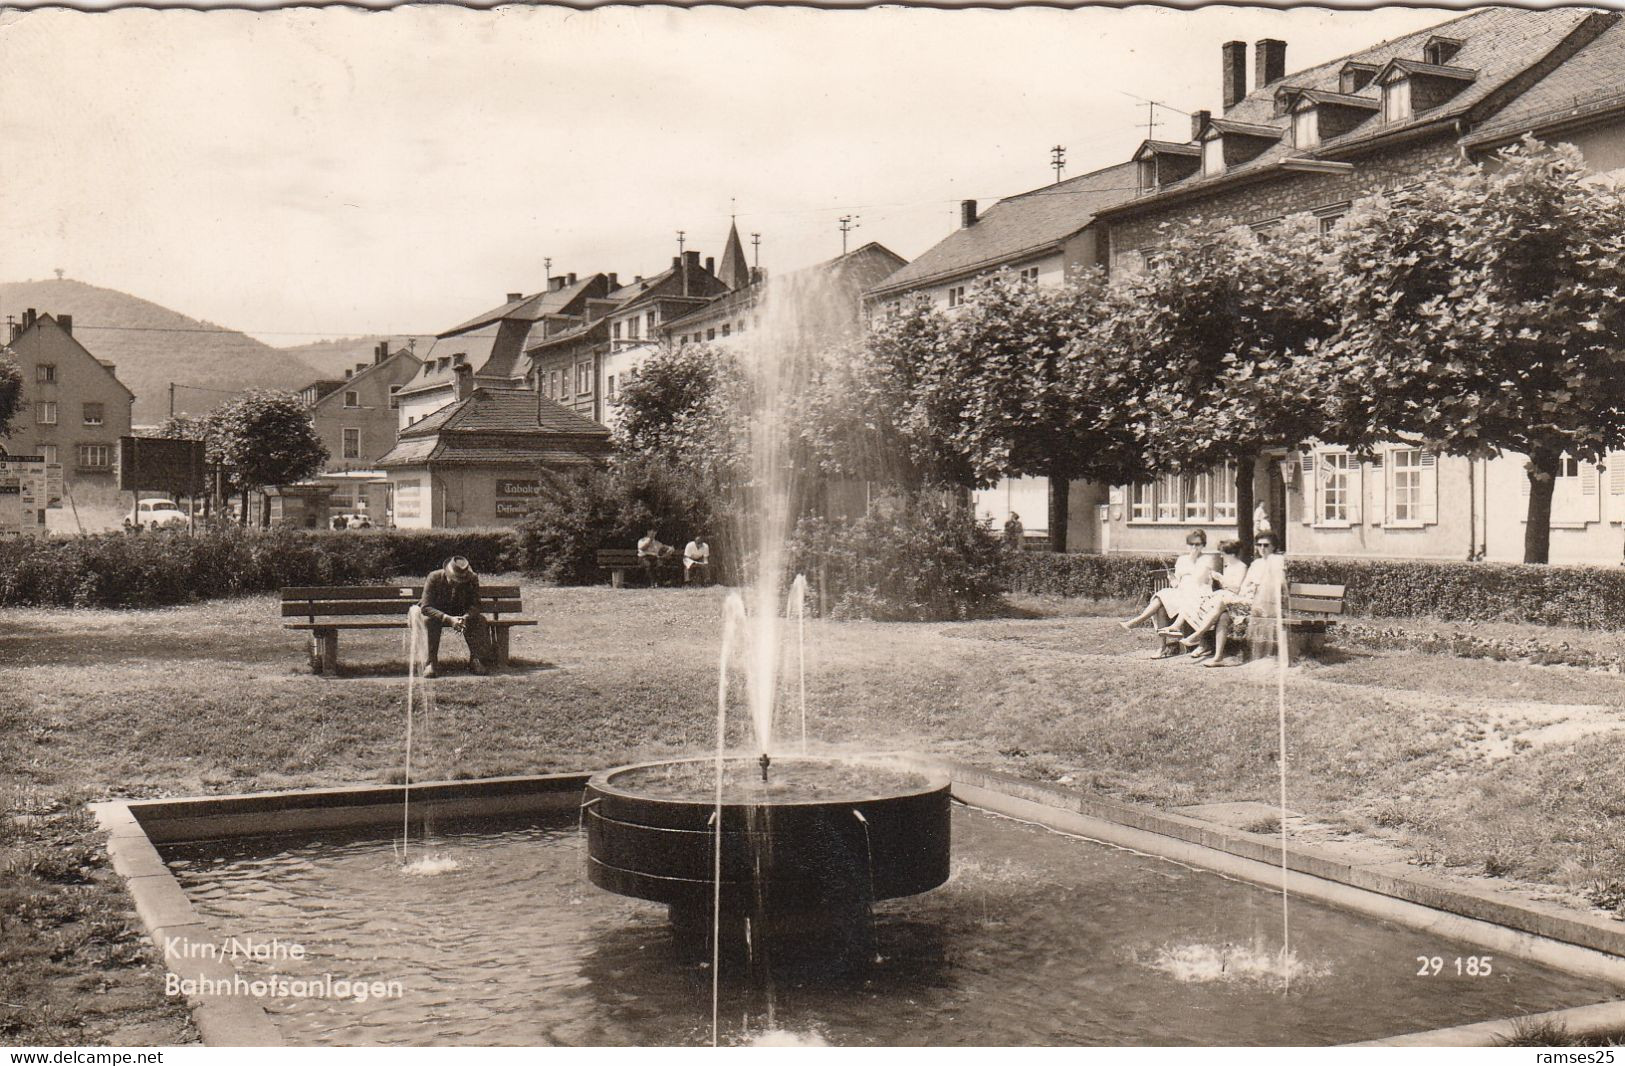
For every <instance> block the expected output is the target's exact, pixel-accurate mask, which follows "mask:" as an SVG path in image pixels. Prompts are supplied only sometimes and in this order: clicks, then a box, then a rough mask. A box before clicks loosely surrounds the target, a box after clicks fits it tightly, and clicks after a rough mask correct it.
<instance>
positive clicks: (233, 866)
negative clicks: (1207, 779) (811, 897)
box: [163, 808, 1618, 1045]
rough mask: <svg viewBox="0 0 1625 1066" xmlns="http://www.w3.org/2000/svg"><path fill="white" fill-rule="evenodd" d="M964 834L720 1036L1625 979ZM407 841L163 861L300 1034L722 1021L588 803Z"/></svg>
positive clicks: (505, 1031) (1562, 1003)
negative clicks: (606, 879)
mask: <svg viewBox="0 0 1625 1066" xmlns="http://www.w3.org/2000/svg"><path fill="white" fill-rule="evenodd" d="M953 833H954V843H953V875H952V877H951V878H950V880H949V882H948V883H947V884H946V885H944V886H943V887H942V888H940V889H938V890H936V891H934V892H930V893H927V894H925V895H922V896H917V897H913V898H910V899H902V900H894V901H890V902H887V903H883V904H881V905H879V906H878V907H877V908H876V923H877V924H876V936H877V943H878V946H879V954H878V957H877V960H876V962H875V964H874V965H873V967H872V968H870V969H868V970H867V971H865V972H862V973H854V974H848V975H844V976H834V975H829V974H820V973H816V972H797V971H796V970H795V969H794V968H793V967H791V966H790V965H788V964H787V963H785V962H784V961H783V960H780V961H779V962H778V963H777V964H776V963H775V960H771V959H769V960H765V961H764V960H757V961H755V962H754V963H753V964H752V965H751V966H750V967H749V968H748V971H749V972H745V971H746V970H747V967H746V966H744V965H743V964H740V965H734V966H730V965H727V964H726V963H725V965H724V968H723V974H722V994H721V1004H720V1015H721V1030H722V1031H721V1034H720V1036H721V1039H722V1041H723V1042H725V1043H741V1042H747V1041H753V1040H786V1041H808V1042H827V1043H831V1044H888V1045H894V1044H904V1045H908V1044H914V1045H953V1044H995V1045H1029V1044H1030V1045H1071V1044H1093V1045H1144V1044H1251V1045H1292V1044H1296V1045H1304V1044H1334V1043H1343V1042H1349V1041H1356V1040H1368V1039H1376V1038H1381V1037H1385V1036H1392V1035H1395V1034H1399V1033H1406V1032H1413V1031H1416V1030H1421V1029H1431V1028H1438V1027H1443V1026H1449V1025H1460V1024H1465V1023H1469V1022H1476V1021H1485V1020H1489V1019H1492V1018H1498V1017H1505V1016H1507V1015H1512V1014H1522V1013H1530V1012H1536V1011H1544V1010H1553V1009H1558V1008H1562V1007H1570V1006H1577V1005H1581V1004H1587V1003H1594V1002H1597V1001H1600V1000H1605V999H1611V998H1614V997H1615V996H1617V995H1618V990H1617V989H1615V988H1614V987H1613V986H1611V985H1608V984H1606V983H1603V982H1600V981H1597V980H1593V979H1588V978H1582V977H1577V976H1574V975H1571V974H1567V973H1564V972H1562V971H1559V970H1554V969H1551V968H1548V967H1543V966H1540V965H1538V964H1535V963H1530V962H1525V961H1523V960H1521V959H1515V958H1512V957H1505V956H1497V957H1494V958H1490V959H1488V961H1487V962H1486V961H1484V960H1485V958H1486V956H1485V954H1484V952H1483V950H1482V949H1477V948H1473V947H1469V946H1467V945H1464V944H1457V943H1453V942H1451V941H1448V940H1444V939H1441V938H1439V937H1436V936H1431V935H1428V934H1425V933H1420V932H1417V931H1414V930H1412V929H1409V928H1405V927H1402V926H1398V925H1392V924H1389V923H1386V922H1383V921H1379V920H1376V919H1372V918H1367V917H1363V916H1359V915H1354V914H1350V913H1347V912H1344V911H1340V910H1337V909H1334V908H1331V907H1327V906H1324V905H1321V904H1318V903H1314V902H1310V901H1306V900H1292V901H1291V902H1290V908H1289V912H1288V914H1289V922H1290V938H1291V952H1290V956H1289V957H1288V960H1287V964H1286V966H1285V967H1284V968H1283V966H1282V964H1281V962H1280V958H1279V949H1280V946H1281V937H1282V908H1281V898H1280V895H1279V893H1278V892H1271V891H1269V890H1266V889H1264V888H1260V887H1258V886H1256V885H1252V884H1248V883H1244V882H1240V881H1234V880H1230V879H1228V878H1225V877H1222V876H1220V875H1218V874H1215V873H1211V872H1208V871H1204V870H1199V869H1194V868H1191V867H1188V866H1185V865H1182V864H1179V863H1175V862H1172V861H1169V860H1165V859H1160V858H1156V857H1152V856H1147V855H1142V854H1139V853H1137V852H1132V851H1127V850H1123V849H1121V848H1116V847H1112V846H1109V845H1105V844H1101V843H1097V842H1094V841H1090V840H1085V839H1081V838H1077V837H1070V836H1066V835H1062V834H1059V833H1056V832H1053V831H1051V830H1048V829H1044V828H1042V827H1038V826H1033V825H1029V824H1026V823H1023V822H1018V821H1014V820H1011V819H1007V818H1002V817H999V816H997V815H992V814H987V813H984V812H981V811H977V810H974V809H969V808H959V809H956V811H955V812H954V821H953ZM397 849H398V842H396V841H392V840H390V839H389V838H387V837H381V835H380V831H378V830H370V831H367V832H365V833H362V832H356V831H352V832H347V833H333V832H327V833H320V834H317V833H307V834H301V835H291V836H279V837H258V838H246V839H235V840H232V841H227V842H220V841H216V842H210V843H204V844H185V845H167V846H165V847H164V848H163V855H164V858H165V861H166V862H167V863H168V865H169V866H170V868H171V870H172V871H173V872H174V873H175V876H176V877H177V879H178V880H179V881H180V883H181V885H182V887H183V888H184V889H185V891H186V894H187V895H188V896H189V897H190V898H191V900H192V902H193V903H194V905H195V906H196V908H197V910H198V911H199V912H200V913H201V914H202V915H203V917H204V919H205V921H206V922H207V923H208V925H209V927H210V930H211V933H212V934H213V935H214V936H216V937H217V938H219V942H221V943H226V944H228V945H231V944H233V943H234V945H235V946H236V947H238V948H243V949H245V950H244V951H243V952H242V953H240V954H239V955H238V957H236V958H233V959H232V960H231V961H232V962H233V963H234V964H235V965H236V966H237V968H238V970H239V971H240V973H241V974H242V977H243V978H244V979H245V980H246V981H247V982H251V983H253V982H258V985H259V987H253V986H252V985H251V986H250V987H249V988H248V989H247V990H246V991H247V993H248V994H262V993H263V994H262V995H260V998H261V1002H262V1003H263V1005H264V1006H265V1007H266V1009H267V1010H268V1011H269V1012H270V1014H271V1017H272V1018H273V1020H274V1021H275V1023H276V1026H277V1028H278V1030H279V1032H280V1033H281V1034H282V1037H283V1039H284V1040H286V1041H287V1042H289V1043H292V1044H299V1045H319V1044H335V1045H367V1044H384V1045H411V1044H434V1045H457V1044H469V1045H473V1044H511V1045H519V1044H573V1045H580V1044H594V1045H664V1044H699V1043H708V1042H709V1041H710V1039H711V972H710V969H709V967H708V966H707V965H706V964H705V963H704V962H695V961H684V959H682V958H681V957H679V955H678V953H677V952H676V950H675V949H674V946H673V944H672V941H671V937H670V934H669V931H668V926H667V922H666V913H665V908H663V907H661V906H658V905H655V904H648V903H642V902H639V901H636V900H629V899H625V898H622V897H619V896H614V895H611V894H609V893H606V892H602V891H599V890H598V889H595V888H594V887H593V886H591V885H590V884H588V883H587V880H586V876H585V871H584V869H583V865H584V861H585V854H584V848H583V845H582V842H581V839H580V837H579V834H578V831H577V822H576V820H575V819H574V817H567V818H561V816H559V815H557V814H543V815H537V816H534V817H530V818H527V819H524V820H516V821H507V822H501V823H498V822H495V821H492V820H490V819H483V820H480V821H477V822H461V823H442V824H440V825H438V826H436V827H435V830H434V832H432V833H431V835H430V837H429V839H428V840H427V841H426V842H420V841H419V840H417V839H414V840H413V841H412V844H411V850H410V852H409V853H408V855H407V858H408V859H410V860H412V862H411V864H410V865H408V866H407V867H406V868H405V869H403V865H402V862H401V856H400V854H399V853H398V850H397ZM230 938H235V941H234V942H233V941H232V940H231V939H230ZM296 947H297V949H298V951H297V952H295V951H294V950H293V949H294V948H296ZM293 954H299V955H302V956H303V957H299V958H295V957H290V956H291V955H293ZM255 956H259V957H255ZM1433 959H1439V960H1440V965H1439V967H1438V969H1437V972H1436V973H1435V972H1433V971H1434V967H1433V965H1432V964H1431V960H1433ZM1457 960H1461V961H1460V973H1459V974H1458V963H1457ZM1423 970H1426V971H1427V975H1426V976H1424V975H1423V974H1422V972H1421V971H1423ZM345 981H349V982H365V983H368V984H367V985H366V990H367V992H368V994H366V995H364V996H363V995H357V994H356V989H355V987H354V986H353V985H350V986H346V985H345V984H342V983H341V982H345ZM372 982H383V985H381V986H376V987H378V988H379V989H381V990H382V994H377V995H374V994H371V989H372V988H373V987H375V986H372V985H371V984H370V983H372ZM392 983H393V984H392Z"/></svg>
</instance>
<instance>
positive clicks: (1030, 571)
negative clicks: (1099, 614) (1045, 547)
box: [1010, 551, 1174, 600]
mask: <svg viewBox="0 0 1625 1066" xmlns="http://www.w3.org/2000/svg"><path fill="white" fill-rule="evenodd" d="M1172 565H1174V560H1173V557H1172V556H1162V557H1158V556H1146V555H1074V554H1071V553H1060V552H1034V551H1023V552H1015V553H1013V554H1012V556H1011V558H1010V591H1011V592H1029V593H1033V594H1036V595H1041V596H1083V597H1087V598H1089V599H1096V600H1143V599H1145V598H1146V597H1147V596H1149V595H1150V594H1151V589H1152V581H1153V580H1154V579H1155V577H1156V572H1157V571H1158V570H1161V569H1163V568H1165V567H1169V566H1172Z"/></svg>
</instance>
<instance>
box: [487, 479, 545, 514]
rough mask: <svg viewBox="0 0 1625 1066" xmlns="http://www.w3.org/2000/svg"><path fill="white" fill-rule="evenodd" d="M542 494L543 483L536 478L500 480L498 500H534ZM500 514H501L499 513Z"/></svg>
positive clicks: (498, 481) (498, 480) (498, 483)
mask: <svg viewBox="0 0 1625 1066" xmlns="http://www.w3.org/2000/svg"><path fill="white" fill-rule="evenodd" d="M541 494H542V483H541V481H539V480H537V479H536V478H524V479H515V478H498V479H497V498H498V499H503V498H507V499H521V500H534V499H536V498H537V497H538V496H540V495H541ZM498 513H499V514H500V513H501V512H498Z"/></svg>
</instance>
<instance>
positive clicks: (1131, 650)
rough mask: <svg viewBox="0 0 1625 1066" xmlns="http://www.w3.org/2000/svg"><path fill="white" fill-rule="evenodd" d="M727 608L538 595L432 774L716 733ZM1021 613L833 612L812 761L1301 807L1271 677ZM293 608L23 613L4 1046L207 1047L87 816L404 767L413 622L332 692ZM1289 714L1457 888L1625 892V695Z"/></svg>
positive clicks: (434, 729)
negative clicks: (285, 623)
mask: <svg viewBox="0 0 1625 1066" xmlns="http://www.w3.org/2000/svg"><path fill="white" fill-rule="evenodd" d="M723 595H724V593H723V592H722V591H721V590H717V589H708V590H681V589H664V590H623V591H619V592H611V591H610V590H608V589H604V588H585V589H577V588H569V589H561V588H549V587H544V586H540V585H534V584H530V585H527V586H526V590H525V601H526V604H527V608H528V609H529V610H531V611H534V613H535V616H536V617H538V618H540V619H541V620H542V625H541V626H540V627H537V628H535V629H521V630H517V631H516V633H515V639H514V655H515V658H516V660H517V662H518V666H517V668H516V669H515V670H513V671H512V672H510V673H507V674H503V675H498V676H492V677H489V678H472V677H469V676H466V675H464V674H462V673H460V672H458V671H456V670H455V669H454V670H453V672H452V673H451V675H450V676H448V677H446V678H444V679H443V680H441V681H439V682H437V683H436V703H437V709H436V711H435V713H434V714H432V715H431V716H429V718H428V720H427V721H419V722H418V723H416V730H415V731H416V739H415V742H414V763H415V766H414V772H413V776H414V778H415V779H419V780H423V779H430V778H451V777H479V776H487V775H494V774H509V773H533V772H542V771H551V770H563V769H576V768H590V767H601V766H606V765H613V764H616V763H619V762H624V761H629V760H633V759H640V758H645V757H654V756H662V755H670V754H676V753H689V752H694V751H698V750H703V749H705V748H707V747H709V746H710V745H711V744H713V743H714V739H713V730H714V721H715V707H716V692H715V687H716V673H717V667H716V658H717V651H718V647H719V643H720V639H721V625H720V618H721V614H722V611H721V603H722V596H723ZM1015 606H1016V608H1017V609H1016V610H1015V611H1014V612H1013V613H1012V617H1009V618H1005V619H998V620H992V621H982V622H969V623H951V624H922V625H904V624H880V623H862V622H811V623H809V637H808V645H809V662H808V692H809V695H808V707H809V710H808V717H809V723H810V724H809V733H810V734H811V736H812V738H813V742H814V745H815V746H816V747H822V748H830V749H849V750H855V751H876V750H884V749H913V750H924V751H931V752H935V753H938V754H942V755H946V756H951V757H954V758H959V759H963V760H967V761H971V762H975V763H979V764H982V765H985V766H989V767H993V768H997V769H1004V770H1008V771H1012V772H1016V773H1019V774H1023V775H1026V776H1029V777H1034V778H1040V779H1045V780H1051V781H1059V782H1062V783H1065V784H1069V785H1071V786H1073V787H1077V788H1082V789H1088V790H1092V791H1094V792H1097V793H1100V794H1104V795H1109V796H1114V797H1117V798H1121V799H1127V800H1133V801H1137V802H1144V803H1153V804H1158V805H1163V806H1170V807H1174V806H1182V805H1188V804H1197V803H1210V802H1219V801H1233V800H1254V801H1266V802H1272V801H1273V800H1274V797H1275V794H1276V792H1275V790H1276V787H1277V784H1276V782H1277V763H1276V729H1277V717H1276V716H1277V696H1276V674H1275V672H1274V671H1273V669H1272V668H1270V667H1269V666H1267V665H1254V666H1248V667H1243V668H1238V669H1225V670H1208V669H1202V668H1199V667H1196V666H1193V665H1190V664H1188V663H1186V662H1184V661H1182V660H1181V661H1168V662H1156V661H1150V660H1148V659H1146V658H1145V655H1146V654H1147V653H1148V652H1149V650H1150V644H1151V639H1152V638H1150V637H1149V636H1147V635H1146V634H1144V633H1132V634H1131V633H1124V632H1123V631H1122V630H1120V629H1119V628H1117V626H1116V625H1115V624H1114V620H1115V618H1116V617H1119V615H1118V614H1117V613H1116V612H1117V611H1118V610H1119V609H1120V607H1121V605H1111V604H1104V605H1102V604H1088V603H1081V602H1078V601H1055V600H1047V601H1046V600H1040V599H1037V598H1031V599H1023V600H1020V601H1018V602H1017V604H1016V605H1015ZM276 615H277V611H276V606H275V602H274V598H272V597H252V598H247V599H241V600H232V601H221V602H215V603H209V604H204V605H200V606H195V607H185V608H174V609H166V610H150V611H132V612H115V611H79V612H75V611H52V610H37V611H14V612H12V613H11V614H10V615H9V616H7V617H6V618H5V619H4V620H0V781H3V782H4V785H3V786H0V787H3V788H4V789H5V790H6V797H5V798H6V801H7V804H8V806H9V807H10V809H11V810H13V811H14V812H17V813H18V814H19V815H21V816H22V817H20V818H12V819H8V820H5V821H4V822H0V849H3V855H4V857H3V859H0V894H3V902H4V903H5V908H4V914H5V915H6V917H5V919H4V922H5V924H4V925H3V926H0V1042H4V1043H13V1044H15V1043H29V1042H42V1043H50V1042H64V1043H85V1042H96V1041H105V1042H130V1043H134V1042H149V1043H156V1042H167V1041H173V1040H186V1039H190V1038H192V1034H191V1033H190V1030H189V1028H188V1022H187V1021H186V1017H185V1012H184V1011H183V1010H181V1009H179V1008H178V1007H177V1006H176V1005H175V1004H173V1003H166V1002H165V1001H164V1000H163V998H162V996H161V995H160V993H159V981H158V978H157V974H158V972H159V971H158V970H157V969H156V968H155V966H156V963H155V960H154V958H153V956H152V954H151V953H150V952H149V951H148V950H147V949H146V948H145V947H144V946H143V944H142V943H141V938H140V937H139V936H137V935H136V934H135V932H134V929H133V926H132V921H133V918H132V916H131V915H130V913H129V905H128V900H127V898H126V897H125V896H124V894H123V892H122V890H121V889H120V888H119V887H118V885H117V882H116V878H113V877H112V875H111V873H110V871H108V870H107V869H106V868H105V866H104V865H103V861H102V858H101V855H100V851H99V847H98V842H97V841H96V839H95V836H94V833H93V832H92V831H91V829H90V827H89V824H88V822H87V821H86V819H85V818H84V817H83V815H82V814H81V813H79V812H80V810H81V809H82V804H83V803H85V802H86V801H89V800H93V799H98V798H107V797H112V796H121V797H146V796H159V795H191V794H201V793H221V792H242V791H252V790H259V789H275V788H290V787H299V786H308V785H332V784H345V783H366V782H384V781H392V780H399V779H400V774H401V771H402V754H403V750H402V748H403V745H402V734H403V727H404V683H403V676H402V675H403V674H404V662H403V659H402V655H401V650H400V641H399V636H398V635H396V634H389V633H384V634H364V635H362V636H359V637H355V638H350V637H346V642H345V644H344V646H343V649H342V651H343V655H344V659H345V661H346V664H347V666H346V670H345V676H343V677H340V678H338V679H324V678H321V677H317V676H313V675H312V674H311V673H310V670H309V667H308V666H307V665H306V662H305V656H304V641H303V639H302V637H301V635H300V634H297V633H292V632H287V631H285V630H283V629H282V628H281V626H280V624H279V619H278V618H277V617H276ZM448 639H451V638H448ZM450 647H451V648H452V649H453V650H452V653H451V654H450V655H449V656H448V660H449V661H450V662H451V665H452V666H453V667H454V668H455V666H456V649H457V648H458V647H459V642H457V641H455V640H454V639H452V640H451V645H450ZM1287 706H1288V713H1287V721H1288V735H1289V745H1288V753H1289V758H1288V802H1289V805H1290V806H1291V807H1292V808H1293V809H1294V810H1296V811H1298V812H1299V813H1301V814H1303V815H1305V816H1306V817H1307V818H1308V819H1310V820H1312V821H1314V822H1317V823H1319V824H1321V825H1322V826H1327V825H1329V826H1332V827H1334V829H1335V831H1338V832H1346V833H1349V834H1353V835H1356V836H1370V837H1374V838H1380V839H1382V840H1385V841H1387V842H1389V843H1392V844H1397V845H1399V846H1402V847H1404V848H1406V849H1408V851H1409V853H1410V854H1411V855H1412V856H1413V857H1414V859H1415V861H1417V862H1421V863H1428V864H1431V865H1432V866H1434V867H1435V868H1436V870H1438V871H1443V872H1449V873H1453V874H1455V875H1460V876H1496V877H1499V878H1503V879H1508V880H1517V881H1520V882H1525V883H1529V884H1532V885H1534V886H1536V887H1537V889H1538V890H1543V891H1546V892H1548V893H1549V894H1551V895H1552V896H1554V897H1557V898H1563V899H1567V900H1570V901H1572V902H1575V903H1576V904H1578V905H1585V903H1586V901H1587V900H1588V898H1589V900H1590V901H1591V902H1592V903H1595V904H1599V905H1611V906H1614V907H1619V906H1620V905H1621V904H1622V903H1625V881H1622V880H1621V875H1620V873H1619V871H1620V870H1622V869H1625V862H1622V860H1625V829H1622V828H1621V825H1625V821H1622V820H1621V817H1620V816H1621V815H1625V781H1622V777H1621V775H1620V774H1619V773H1618V771H1617V768H1618V767H1619V766H1620V765H1622V764H1625V732H1622V731H1621V727H1622V724H1625V680H1621V679H1620V678H1619V677H1615V676H1610V675H1607V674H1595V673H1587V672H1584V671H1580V670H1574V669H1566V668H1565V669H1559V668H1545V667H1535V666H1523V665H1516V664H1510V663H1499V662H1490V661H1483V660H1456V659H1449V658H1443V657H1439V656H1423V655H1411V654H1407V653H1402V652H1384V653H1380V654H1374V653H1363V652H1360V651H1358V650H1339V649H1333V650H1332V652H1331V653H1330V654H1329V655H1327V656H1326V657H1325V661H1323V662H1320V663H1314V664H1309V665H1305V666H1302V667H1297V668H1294V669H1293V670H1292V671H1290V672H1289V677H1288V683H1287ZM739 717H740V718H743V715H742V714H741V715H740V716H739ZM794 729H795V727H794V726H793V725H792V726H791V727H790V732H791V733H793V732H794ZM739 735H740V734H739V733H738V732H737V729H736V732H735V736H736V739H737V738H738V737H739Z"/></svg>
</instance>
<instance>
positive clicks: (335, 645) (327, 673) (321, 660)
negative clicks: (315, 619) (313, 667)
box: [310, 629, 339, 677]
mask: <svg viewBox="0 0 1625 1066" xmlns="http://www.w3.org/2000/svg"><path fill="white" fill-rule="evenodd" d="M310 639H311V643H312V644H313V645H314V646H315V647H316V649H317V650H316V659H317V663H318V669H320V670H321V672H322V676H323V677H337V676H338V674H339V634H338V630H336V629H318V630H316V632H315V633H313V634H311V638H310Z"/></svg>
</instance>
